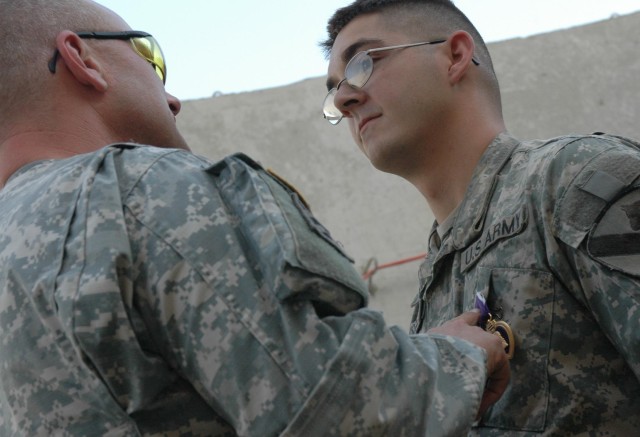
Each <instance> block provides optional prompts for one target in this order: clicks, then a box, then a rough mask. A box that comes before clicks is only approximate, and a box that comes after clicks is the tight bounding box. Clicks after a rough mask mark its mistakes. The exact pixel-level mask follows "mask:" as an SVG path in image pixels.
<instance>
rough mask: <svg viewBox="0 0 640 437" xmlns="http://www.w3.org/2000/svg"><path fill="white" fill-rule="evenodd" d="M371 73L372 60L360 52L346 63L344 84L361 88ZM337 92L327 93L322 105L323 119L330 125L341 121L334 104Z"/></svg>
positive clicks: (334, 90)
mask: <svg viewBox="0 0 640 437" xmlns="http://www.w3.org/2000/svg"><path fill="white" fill-rule="evenodd" d="M372 72H373V59H371V56H369V55H368V54H367V53H366V52H360V53H358V54H357V55H355V56H354V57H353V58H351V60H350V61H349V63H347V66H346V67H345V69H344V77H345V78H346V81H345V82H347V84H349V85H350V86H352V87H355V88H362V87H363V86H364V85H365V84H366V83H367V81H368V80H369V78H370V77H371V73H372ZM338 86H340V85H338ZM337 92H338V90H337V89H336V88H334V89H332V90H331V91H329V94H327V97H325V99H324V103H323V112H324V118H325V119H326V120H327V121H328V122H329V123H331V124H338V123H339V122H340V120H342V112H341V111H340V110H339V109H338V108H337V106H336V103H335V96H336V93H337Z"/></svg>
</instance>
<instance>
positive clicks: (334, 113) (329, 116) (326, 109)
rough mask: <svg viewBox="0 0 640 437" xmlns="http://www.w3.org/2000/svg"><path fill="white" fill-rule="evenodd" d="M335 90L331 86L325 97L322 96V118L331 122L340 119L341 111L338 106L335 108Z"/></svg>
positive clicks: (336, 122) (337, 121) (336, 121)
mask: <svg viewBox="0 0 640 437" xmlns="http://www.w3.org/2000/svg"><path fill="white" fill-rule="evenodd" d="M336 92H337V90H336V89H335V88H333V89H332V90H331V91H329V93H328V94H327V97H325V98H324V102H323V103H322V112H323V113H324V118H325V119H326V120H327V121H328V122H329V123H331V124H338V123H339V122H340V120H342V112H340V110H339V109H338V108H336V104H335V101H334V98H335V96H336Z"/></svg>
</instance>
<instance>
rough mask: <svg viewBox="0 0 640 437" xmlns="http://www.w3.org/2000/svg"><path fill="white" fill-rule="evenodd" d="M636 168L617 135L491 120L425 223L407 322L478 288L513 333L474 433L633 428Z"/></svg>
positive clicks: (639, 342) (638, 399)
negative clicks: (453, 190) (464, 179)
mask: <svg viewBox="0 0 640 437" xmlns="http://www.w3.org/2000/svg"><path fill="white" fill-rule="evenodd" d="M639 176H640V150H638V149H637V145H634V144H632V143H631V141H628V140H624V139H621V138H616V137H612V136H604V135H592V136H567V137H561V138H556V139H553V140H550V141H547V142H542V141H533V142H519V141H518V140H516V139H514V138H512V137H511V136H510V135H508V134H507V133H503V134H501V135H499V136H498V137H497V138H496V139H495V141H494V142H493V143H492V144H491V145H490V147H489V148H488V150H487V151H486V152H485V154H484V155H483V157H482V159H481V161H480V163H479V165H478V166H477V168H476V171H475V174H474V176H473V179H472V181H471V183H470V188H469V189H468V190H467V193H466V195H465V198H464V200H463V201H462V203H461V205H460V206H459V208H458V209H457V210H456V212H455V213H454V214H453V217H452V218H451V220H450V221H451V224H450V226H449V227H448V229H439V230H438V229H437V227H435V226H434V230H433V231H432V233H431V236H430V242H429V245H430V248H429V249H430V250H429V255H428V257H427V259H426V260H425V262H424V263H423V265H422V266H421V269H420V280H421V289H420V293H419V295H418V297H417V298H416V301H415V302H414V316H413V321H412V332H421V331H424V330H426V329H429V328H430V327H432V326H435V325H438V324H439V323H441V322H443V321H444V320H447V319H450V318H451V317H454V316H456V315H458V314H460V313H461V312H462V311H463V310H466V309H469V308H473V307H474V301H475V299H476V297H475V296H476V293H478V292H479V293H481V294H482V295H483V296H484V297H485V299H486V300H487V303H488V304H489V308H490V310H491V311H492V314H493V315H494V316H495V317H496V318H501V319H502V320H503V321H506V322H507V323H508V324H510V326H511V328H512V329H513V331H514V334H515V343H516V344H515V356H514V357H513V359H512V361H511V370H512V375H511V383H510V386H509V388H508V390H507V392H506V393H505V395H504V396H503V397H502V398H501V399H500V401H498V403H496V404H495V405H494V406H493V407H492V408H491V409H490V410H489V411H488V412H487V413H486V414H485V415H484V417H483V418H482V420H481V422H480V423H479V424H478V426H477V427H475V428H474V429H473V430H472V432H471V434H472V435H501V436H502V435H514V436H522V435H556V436H557V435H611V436H628V435H637V432H638V429H640V383H639V379H640V313H639V311H640V305H639V303H640V279H639V278H640V223H638V221H639V219H640V179H639ZM448 221H449V220H448ZM445 227H446V226H445ZM441 235H442V238H441V237H440V236H441Z"/></svg>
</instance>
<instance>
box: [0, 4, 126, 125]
mask: <svg viewBox="0 0 640 437" xmlns="http://www.w3.org/2000/svg"><path fill="white" fill-rule="evenodd" d="M114 17H115V15H114V14H113V13H112V12H111V11H109V10H108V9H106V8H104V7H102V6H100V5H98V4H96V3H94V2H92V1H89V0H0V59H2V63H3V66H2V68H0V95H2V96H3V98H2V99H0V115H2V116H7V115H9V114H11V113H12V112H13V111H16V110H20V109H21V108H23V107H25V106H27V104H28V103H29V102H31V101H33V100H34V99H38V94H39V90H41V89H42V87H43V85H44V83H45V82H46V81H47V80H50V79H51V78H50V75H51V73H50V72H49V71H48V69H47V63H48V62H49V60H50V59H51V57H52V56H53V53H54V50H55V47H56V44H55V41H56V36H57V34H58V33H59V32H60V31H62V30H66V29H68V30H73V31H80V30H110V29H109V23H113V20H114ZM122 23H123V25H124V24H125V23H124V21H122ZM111 27H113V24H111ZM117 30H123V29H122V28H121V29H117Z"/></svg>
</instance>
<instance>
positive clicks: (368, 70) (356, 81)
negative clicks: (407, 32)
mask: <svg viewBox="0 0 640 437" xmlns="http://www.w3.org/2000/svg"><path fill="white" fill-rule="evenodd" d="M445 41H446V39H439V40H436V41H427V42H416V43H411V44H402V45H397V46H389V47H380V48H375V49H370V50H366V51H363V52H359V53H357V54H356V55H355V56H354V57H353V58H351V60H350V61H349V62H348V63H347V66H346V67H345V69H344V79H342V80H341V81H340V82H338V85H336V86H335V87H334V88H332V89H331V90H330V91H329V92H328V93H327V97H325V98H324V102H323V103H322V112H323V113H324V118H325V119H326V120H327V121H328V122H329V123H331V124H333V125H336V124H338V123H340V120H342V118H343V114H342V112H341V111H340V110H339V109H338V107H337V106H336V103H335V96H336V94H337V93H338V90H339V89H340V86H341V85H342V84H343V83H344V82H347V84H348V85H349V86H351V87H353V88H362V87H363V86H365V85H366V83H367V81H368V80H369V78H370V77H371V74H372V73H373V59H372V58H371V56H370V53H375V52H383V51H386V50H395V49H405V48H408V47H417V46H423V45H427V44H442V43H443V42H445ZM472 60H473V63H474V64H475V65H479V63H478V61H476V60H475V58H474V59H472Z"/></svg>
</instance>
